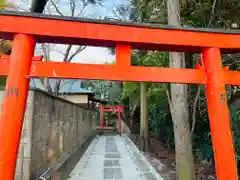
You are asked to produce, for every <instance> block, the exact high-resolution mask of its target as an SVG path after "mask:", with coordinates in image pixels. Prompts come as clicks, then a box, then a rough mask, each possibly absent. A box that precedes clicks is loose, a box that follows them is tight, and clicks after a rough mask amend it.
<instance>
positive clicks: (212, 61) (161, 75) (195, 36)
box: [0, 11, 240, 180]
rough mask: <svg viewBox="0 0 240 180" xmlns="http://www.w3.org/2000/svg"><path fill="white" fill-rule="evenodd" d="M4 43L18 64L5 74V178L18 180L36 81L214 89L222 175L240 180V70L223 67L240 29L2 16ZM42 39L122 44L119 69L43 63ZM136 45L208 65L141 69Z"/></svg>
mask: <svg viewBox="0 0 240 180" xmlns="http://www.w3.org/2000/svg"><path fill="white" fill-rule="evenodd" d="M0 38H3V39H13V46H12V53H11V56H10V59H8V58H6V57H4V58H2V59H1V61H0V75H2V76H6V75H8V79H7V85H6V90H5V96H4V101H3V105H2V112H1V117H0V179H4V180H13V179H14V172H15V167H16V159H17V152H18V146H19V141H20V136H21V128H22V122H23V117H24V112H25V105H26V98H27V93H28V87H29V79H30V78H31V77H49V78H72V79H76V78H80V79H103V80H119V81H149V82H162V83H164V82H169V83H195V84H206V96H207V103H208V111H209V119H210V126H211V135H212V142H213V149H214V158H215V164H216V173H217V177H218V179H220V180H237V179H238V177H237V169H236V162H235V156H234V148H233V142H232V135H231V129H230V120H229V112H228V106H227V97H226V92H225V85H226V84H231V85H240V72H236V71H229V70H228V68H223V67H222V62H221V53H234V52H240V33H239V32H238V31H237V32H234V31H222V30H215V31H212V30H209V29H192V28H179V27H170V26H159V25H151V24H135V23H125V22H112V21H104V20H92V19H91V20H90V19H78V18H77V19H76V18H69V17H59V16H46V15H39V14H31V13H16V12H6V11H0ZM36 42H38V43H44V42H48V43H60V44H73V45H74V44H78V45H93V46H104V47H116V64H114V65H92V64H91V65H89V64H75V63H62V62H42V61H40V60H41V58H40V59H39V58H33V55H34V48H35V43H36ZM132 48H136V49H152V50H160V51H177V52H199V53H202V55H203V56H202V57H203V66H202V67H201V66H198V67H197V68H196V69H182V68H172V69H171V68H158V67H134V66H131V49H132ZM144 74H145V75H144ZM143 75H144V76H143ZM146 75H147V76H146Z"/></svg>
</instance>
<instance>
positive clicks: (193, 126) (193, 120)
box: [190, 86, 201, 136]
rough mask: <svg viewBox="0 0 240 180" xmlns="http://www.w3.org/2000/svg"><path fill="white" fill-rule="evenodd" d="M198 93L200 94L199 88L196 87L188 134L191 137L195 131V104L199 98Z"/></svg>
mask: <svg viewBox="0 0 240 180" xmlns="http://www.w3.org/2000/svg"><path fill="white" fill-rule="evenodd" d="M200 92H201V87H200V86H198V90H197V94H196V96H195V99H194V103H193V113H192V128H191V132H190V134H191V136H192V135H193V133H194V130H195V124H196V110H197V102H198V99H199V97H200Z"/></svg>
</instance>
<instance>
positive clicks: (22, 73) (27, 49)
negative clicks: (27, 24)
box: [0, 34, 35, 180]
mask: <svg viewBox="0 0 240 180" xmlns="http://www.w3.org/2000/svg"><path fill="white" fill-rule="evenodd" d="M34 47H35V40H34V39H33V38H32V37H30V36H28V35H23V34H17V35H15V37H14V40H13V46H12V53H11V58H10V69H9V73H8V78H7V85H6V89H5V95H4V99H3V104H2V112H1V116H0V141H1V145H2V146H1V147H0V177H1V179H4V180H12V179H14V175H15V173H14V172H15V167H16V160H17V156H18V147H19V142H20V138H21V130H22V124H23V119H24V113H25V107H26V100H27V95H28V87H29V79H30V78H29V71H30V68H31V62H32V57H33V53H34Z"/></svg>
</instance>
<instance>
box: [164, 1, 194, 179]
mask: <svg viewBox="0 0 240 180" xmlns="http://www.w3.org/2000/svg"><path fill="white" fill-rule="evenodd" d="M167 10H168V24H169V25H174V26H181V22H180V6H179V0H168V1H167ZM169 65H170V67H171V68H185V56H184V54H183V53H179V52H171V53H169ZM170 89H171V102H170V103H171V104H170V105H171V114H172V119H173V127H174V137H175V138H174V139H175V155H176V168H177V177H178V180H195V179H196V175H195V167H194V160H193V152H192V141H191V133H190V125H189V119H188V117H189V115H188V103H187V86H186V85H183V84H171V87H170Z"/></svg>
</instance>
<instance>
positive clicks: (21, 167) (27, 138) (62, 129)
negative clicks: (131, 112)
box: [0, 90, 94, 180]
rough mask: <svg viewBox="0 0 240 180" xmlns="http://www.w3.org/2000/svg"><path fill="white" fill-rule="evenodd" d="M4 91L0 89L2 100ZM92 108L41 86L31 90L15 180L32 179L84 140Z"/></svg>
mask: <svg viewBox="0 0 240 180" xmlns="http://www.w3.org/2000/svg"><path fill="white" fill-rule="evenodd" d="M2 98H3V91H0V102H2ZM93 116H94V112H92V111H89V110H88V109H84V108H82V107H80V106H77V105H76V104H73V103H71V102H69V101H67V100H64V99H61V98H56V97H54V96H52V95H50V94H48V93H45V92H43V91H40V90H30V91H29V95H28V101H27V107H26V112H25V119H24V125H23V129H22V137H21V143H20V146H19V153H18V163H17V168H16V175H15V180H29V179H30V178H33V179H35V178H36V177H38V176H40V175H41V174H42V173H43V172H45V171H46V170H47V169H48V168H49V167H53V166H54V165H56V164H57V163H58V162H59V161H61V160H62V159H63V157H64V156H67V155H68V154H69V153H70V152H71V151H72V149H74V148H76V147H78V146H79V145H81V144H83V143H84V141H85V140H86V139H87V138H88V137H89V136H90V135H91V134H92V133H93V132H94V131H93V123H94V121H93Z"/></svg>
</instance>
